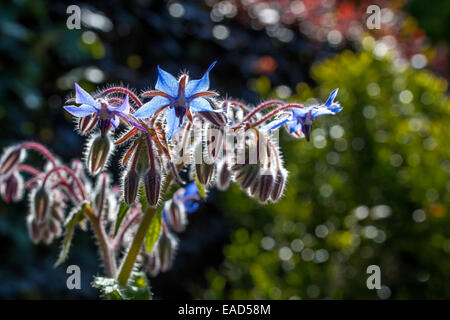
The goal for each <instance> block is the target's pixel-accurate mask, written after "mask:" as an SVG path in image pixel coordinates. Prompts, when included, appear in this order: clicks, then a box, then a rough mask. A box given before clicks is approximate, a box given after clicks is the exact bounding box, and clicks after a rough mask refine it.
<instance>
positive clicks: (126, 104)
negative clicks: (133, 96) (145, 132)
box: [113, 93, 130, 114]
mask: <svg viewBox="0 0 450 320" xmlns="http://www.w3.org/2000/svg"><path fill="white" fill-rule="evenodd" d="M113 110H114V111H117V112H121V113H125V114H127V113H130V103H129V101H128V93H127V95H126V96H125V99H123V102H122V104H121V105H120V106H118V107H117V108H115V109H113Z"/></svg>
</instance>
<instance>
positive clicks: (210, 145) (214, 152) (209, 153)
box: [205, 126, 225, 163]
mask: <svg viewBox="0 0 450 320" xmlns="http://www.w3.org/2000/svg"><path fill="white" fill-rule="evenodd" d="M205 136H206V150H205V151H206V152H205V156H206V158H207V162H208V163H213V162H214V161H216V159H217V158H222V155H223V142H224V138H225V134H224V130H223V128H215V127H213V126H208V127H207V129H206V130H205Z"/></svg>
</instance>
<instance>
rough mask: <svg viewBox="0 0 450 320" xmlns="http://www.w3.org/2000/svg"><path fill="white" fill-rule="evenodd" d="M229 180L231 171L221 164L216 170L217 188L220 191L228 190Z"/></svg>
mask: <svg viewBox="0 0 450 320" xmlns="http://www.w3.org/2000/svg"><path fill="white" fill-rule="evenodd" d="M230 179H231V171H230V169H229V168H228V164H227V163H226V162H223V163H222V164H221V165H220V166H219V168H218V170H217V187H218V188H219V189H220V190H225V189H226V188H228V186H229V184H230Z"/></svg>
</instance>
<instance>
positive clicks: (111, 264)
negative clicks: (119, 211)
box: [84, 205, 117, 278]
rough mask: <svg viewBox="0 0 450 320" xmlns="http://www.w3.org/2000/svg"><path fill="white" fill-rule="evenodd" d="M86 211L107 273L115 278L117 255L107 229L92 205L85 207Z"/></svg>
mask: <svg viewBox="0 0 450 320" xmlns="http://www.w3.org/2000/svg"><path fill="white" fill-rule="evenodd" d="M84 213H85V214H86V216H87V217H88V219H89V220H90V222H91V224H92V227H93V229H94V233H95V237H96V238H97V241H98V244H99V247H100V253H101V256H102V260H103V263H104V264H105V266H104V267H105V274H106V276H108V277H110V278H115V276H116V273H117V265H116V256H115V250H114V247H113V246H112V245H111V244H110V243H109V240H108V237H107V235H106V233H105V230H104V229H103V227H102V224H101V221H100V219H99V218H98V217H97V216H96V215H95V213H94V210H93V209H92V207H91V206H89V205H87V206H85V208H84Z"/></svg>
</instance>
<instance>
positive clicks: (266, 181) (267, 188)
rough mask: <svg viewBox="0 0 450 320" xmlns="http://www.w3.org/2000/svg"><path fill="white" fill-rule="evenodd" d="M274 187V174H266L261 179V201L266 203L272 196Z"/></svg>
mask: <svg viewBox="0 0 450 320" xmlns="http://www.w3.org/2000/svg"><path fill="white" fill-rule="evenodd" d="M272 187H273V175H272V172H265V173H264V174H262V175H261V177H260V178H259V201H261V202H262V203H264V202H266V201H267V199H269V196H270V195H271V191H272Z"/></svg>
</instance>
